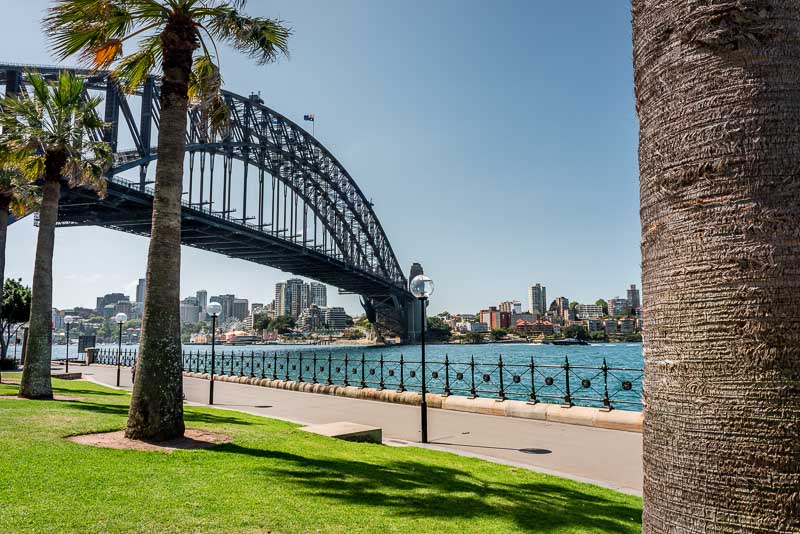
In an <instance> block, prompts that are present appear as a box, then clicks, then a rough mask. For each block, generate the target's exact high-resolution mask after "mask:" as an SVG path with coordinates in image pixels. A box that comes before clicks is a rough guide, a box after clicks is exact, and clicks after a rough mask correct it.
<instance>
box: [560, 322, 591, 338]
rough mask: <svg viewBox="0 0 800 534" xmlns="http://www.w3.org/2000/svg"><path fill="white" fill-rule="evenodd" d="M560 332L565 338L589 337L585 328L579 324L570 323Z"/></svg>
mask: <svg viewBox="0 0 800 534" xmlns="http://www.w3.org/2000/svg"><path fill="white" fill-rule="evenodd" d="M561 333H562V334H563V335H564V337H566V338H575V339H578V340H580V341H587V340H588V339H589V333H588V332H587V331H586V328H584V327H583V325H579V324H571V325H569V326H567V327H566V328H564V330H562V331H561Z"/></svg>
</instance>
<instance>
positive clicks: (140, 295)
mask: <svg viewBox="0 0 800 534" xmlns="http://www.w3.org/2000/svg"><path fill="white" fill-rule="evenodd" d="M146 288H147V279H146V278H139V283H138V284H136V302H144V291H145V289H146Z"/></svg>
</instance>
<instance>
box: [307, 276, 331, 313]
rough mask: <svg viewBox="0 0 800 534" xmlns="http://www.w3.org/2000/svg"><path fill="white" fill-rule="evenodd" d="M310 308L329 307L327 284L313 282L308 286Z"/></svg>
mask: <svg viewBox="0 0 800 534" xmlns="http://www.w3.org/2000/svg"><path fill="white" fill-rule="evenodd" d="M308 292H309V298H308V306H311V305H312V304H313V305H314V306H319V307H320V308H325V307H327V306H328V288H327V287H326V286H325V284H320V283H319V282H311V283H309V284H308Z"/></svg>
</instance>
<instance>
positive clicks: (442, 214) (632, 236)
mask: <svg viewBox="0 0 800 534" xmlns="http://www.w3.org/2000/svg"><path fill="white" fill-rule="evenodd" d="M7 4H8V5H4V6H3V14H4V19H5V24H4V30H3V32H0V50H2V52H0V60H4V61H14V62H20V63H28V62H30V63H47V64H52V63H54V61H53V59H52V58H51V57H50V55H49V53H48V51H47V48H46V41H45V38H44V37H43V36H42V35H41V31H40V26H39V24H40V23H39V21H40V18H41V14H42V12H43V10H44V9H45V7H46V6H47V4H48V2H47V1H45V0H27V1H25V2H13V3H11V2H8V3H7ZM249 11H250V12H251V13H253V14H258V15H264V16H277V17H280V18H282V19H284V20H285V21H287V22H288V23H289V24H290V25H291V26H292V27H293V29H294V32H295V33H294V36H293V37H292V39H291V43H290V45H291V51H292V55H291V58H290V59H289V60H284V61H281V62H280V63H279V64H277V65H270V66H266V67H258V66H255V65H254V64H252V63H250V62H248V60H246V59H245V58H243V57H240V56H238V55H236V54H235V53H233V52H231V51H229V50H224V49H223V52H222V68H223V71H224V77H225V81H226V87H227V88H228V89H230V90H232V91H235V92H238V93H241V94H248V93H249V92H250V91H261V93H262V96H263V98H264V99H265V101H266V104H267V105H268V106H270V107H272V108H274V109H276V110H278V111H280V112H281V113H283V114H285V115H287V116H288V117H290V118H293V119H294V120H296V121H298V122H300V123H302V116H303V114H305V113H315V114H316V116H317V123H316V133H317V137H318V138H319V139H320V140H321V142H322V143H323V144H325V145H326V146H327V147H328V148H329V149H330V150H331V151H332V152H333V153H334V154H335V155H336V156H337V157H338V159H339V160H340V161H341V162H342V163H343V164H344V166H345V167H346V168H347V169H348V170H349V171H350V174H351V175H352V176H353V177H354V178H355V179H356V181H357V182H358V184H359V186H360V187H361V188H362V190H363V191H364V192H365V194H366V195H367V197H371V198H373V199H374V201H375V210H376V212H377V214H378V217H379V218H380V220H381V222H382V224H383V226H384V228H385V230H386V232H387V234H388V236H389V239H390V241H391V242H392V245H393V246H394V249H395V252H396V254H397V256H398V258H399V260H400V262H401V265H403V267H404V269H406V271H407V270H408V268H409V267H410V265H411V263H412V262H413V261H419V262H421V263H422V264H423V265H424V267H425V270H426V273H427V274H429V275H430V276H431V277H432V278H434V280H435V282H436V294H435V296H434V298H433V299H432V302H431V305H432V309H433V310H434V311H440V310H443V309H447V310H448V311H450V312H474V311H476V310H478V309H479V308H482V307H486V306H488V305H493V304H496V303H497V302H499V301H501V300H506V299H518V300H521V301H522V302H523V303H525V305H527V304H526V292H527V287H528V286H529V285H531V284H533V283H536V282H539V283H542V284H544V285H546V286H547V291H548V298H550V299H552V298H554V297H556V296H558V295H564V296H566V297H568V298H570V299H571V300H579V301H582V302H587V301H592V302H594V300H595V299H597V298H606V299H607V298H609V297H613V296H615V295H622V296H624V294H625V288H626V286H627V284H630V283H636V284H639V279H640V255H639V218H638V206H639V202H638V174H637V165H636V146H637V123H636V114H635V110H634V102H633V81H632V71H631V69H632V67H631V36H630V13H629V4H628V2H597V1H596V0H580V1H579V0H575V1H573V2H539V1H530V0H519V1H510V0H503V1H497V2H487V1H474V0H447V1H444V0H435V1H417V0H415V1H408V0H404V1H392V2H390V1H388V0H387V1H380V2H375V1H370V0H358V1H356V0H338V1H336V2H328V1H324V0H316V1H309V0H291V1H274V2H273V1H261V0H259V1H252V2H250V5H249ZM306 124H308V123H306ZM421 193H424V194H421ZM412 198H413V200H412ZM35 240H36V234H35V228H34V227H33V225H32V221H31V220H26V221H23V222H20V223H17V224H15V225H14V226H12V227H11V228H10V230H9V240H8V260H7V264H6V275H7V276H14V277H22V278H23V279H24V280H25V281H26V282H27V283H30V279H31V272H32V267H33V253H34V247H35ZM146 257H147V240H146V239H145V238H141V237H134V236H129V235H126V234H122V233H117V232H114V231H111V230H104V229H99V228H78V229H60V230H58V231H57V235H56V253H55V266H54V286H55V287H54V300H53V302H54V305H55V306H56V307H67V306H73V305H84V306H92V307H93V306H94V301H95V297H96V296H97V295H102V294H104V293H106V292H111V291H119V290H124V291H127V292H131V291H133V284H134V282H135V280H136V279H137V278H138V277H140V276H144V271H145V266H146ZM288 276H289V275H288V273H282V272H280V271H278V270H274V269H269V268H266V267H262V266H258V265H254V264H249V263H246V262H242V261H238V260H232V259H228V258H225V257H222V256H219V255H214V254H211V253H206V252H201V251H197V250H193V249H187V248H184V255H183V270H182V282H181V293H182V295H188V294H192V293H194V291H195V290H197V289H201V288H205V289H207V290H208V291H209V293H210V294H217V293H236V294H237V295H240V296H243V297H246V298H249V299H250V300H251V301H262V302H269V301H270V300H271V299H272V296H273V293H274V284H275V282H277V281H279V280H282V279H285V278H287V277H288ZM334 293H335V291H329V295H332V294H334ZM329 300H331V301H332V303H333V304H343V305H345V306H346V307H347V309H348V311H350V312H351V313H360V312H361V310H360V306H359V305H358V304H357V301H356V299H355V298H354V297H339V296H338V295H333V297H332V298H329Z"/></svg>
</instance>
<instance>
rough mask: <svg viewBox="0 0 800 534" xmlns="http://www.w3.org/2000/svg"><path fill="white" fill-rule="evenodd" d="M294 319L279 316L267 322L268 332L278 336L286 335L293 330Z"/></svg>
mask: <svg viewBox="0 0 800 534" xmlns="http://www.w3.org/2000/svg"><path fill="white" fill-rule="evenodd" d="M294 325H295V323H294V319H292V318H291V317H289V316H288V315H279V316H278V317H275V318H274V319H272V320H271V321H270V322H269V328H268V330H269V331H270V332H275V333H278V334H286V333H287V332H290V331H291V330H292V328H294Z"/></svg>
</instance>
